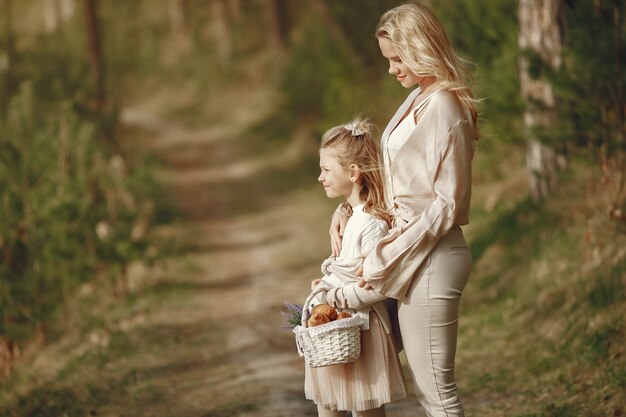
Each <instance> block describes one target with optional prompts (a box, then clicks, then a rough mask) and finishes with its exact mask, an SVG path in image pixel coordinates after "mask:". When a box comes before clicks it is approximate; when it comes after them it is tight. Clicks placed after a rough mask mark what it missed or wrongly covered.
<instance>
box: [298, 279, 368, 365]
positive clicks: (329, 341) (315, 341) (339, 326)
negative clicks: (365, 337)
mask: <svg viewBox="0 0 626 417" xmlns="http://www.w3.org/2000/svg"><path fill="white" fill-rule="evenodd" d="M326 290H327V288H324V287H323V286H320V287H318V288H316V289H315V290H314V291H313V292H312V293H311V295H309V297H308V298H307V299H306V301H305V303H304V306H303V307H302V324H301V325H300V326H296V327H295V328H294V329H293V332H294V333H295V334H296V346H297V347H298V353H299V354H300V356H304V360H305V362H306V364H307V365H308V366H310V367H311V368H317V367H320V366H328V365H336V364H339V363H349V362H353V361H355V360H356V359H357V358H358V357H359V354H360V353H361V324H362V322H363V320H362V319H361V318H360V317H356V316H355V317H349V318H346V319H341V320H335V321H331V322H329V323H326V324H321V325H319V326H315V327H307V320H308V316H307V312H308V308H307V306H308V305H309V303H310V302H311V300H313V297H315V296H316V295H317V294H318V293H320V292H322V291H326Z"/></svg>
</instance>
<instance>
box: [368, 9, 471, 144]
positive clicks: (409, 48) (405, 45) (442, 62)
mask: <svg viewBox="0 0 626 417" xmlns="http://www.w3.org/2000/svg"><path fill="white" fill-rule="evenodd" d="M376 38H377V39H380V38H386V39H389V40H390V41H391V42H392V43H393V45H394V46H395V47H396V50H397V52H398V56H399V57H400V59H401V60H402V62H404V63H405V64H406V65H407V66H408V67H409V69H411V71H413V72H414V73H415V74H416V75H419V76H422V77H428V76H434V77H435V78H436V79H437V82H438V83H439V84H440V85H441V86H442V87H443V88H445V89H447V90H450V91H453V92H454V93H456V95H457V96H458V97H459V100H460V101H461V103H462V104H463V106H464V107H465V108H466V109H468V110H469V112H470V114H471V115H472V120H473V122H474V127H475V128H476V129H475V131H476V138H478V129H477V126H476V125H477V120H478V102H479V101H478V100H476V99H474V98H473V94H472V89H471V88H470V86H469V82H468V79H467V69H466V68H467V67H468V66H469V65H470V62H469V61H466V60H464V59H462V58H461V57H459V56H458V55H457V54H456V53H455V52H454V50H453V49H452V45H451V43H450V39H449V38H448V35H446V32H445V30H444V29H443V26H442V25H441V22H440V21H439V19H438V18H437V16H435V14H434V13H433V11H432V10H430V9H429V8H428V7H426V6H424V5H423V4H419V3H406V4H403V5H401V6H397V7H394V8H393V9H391V10H388V11H387V12H385V13H384V14H383V15H382V16H381V18H380V20H379V22H378V26H377V27H376Z"/></svg>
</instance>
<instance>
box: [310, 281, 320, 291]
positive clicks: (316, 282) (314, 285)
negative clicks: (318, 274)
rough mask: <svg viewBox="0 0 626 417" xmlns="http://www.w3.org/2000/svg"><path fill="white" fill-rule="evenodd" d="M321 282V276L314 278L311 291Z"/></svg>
mask: <svg viewBox="0 0 626 417" xmlns="http://www.w3.org/2000/svg"><path fill="white" fill-rule="evenodd" d="M320 282H322V279H321V278H318V279H314V280H313V281H311V291H313V290H314V289H315V287H317V286H318V285H319V283H320Z"/></svg>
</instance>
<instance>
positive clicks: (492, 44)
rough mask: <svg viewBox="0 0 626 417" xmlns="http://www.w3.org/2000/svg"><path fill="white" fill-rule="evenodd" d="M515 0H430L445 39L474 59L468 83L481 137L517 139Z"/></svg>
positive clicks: (519, 131) (519, 128)
mask: <svg viewBox="0 0 626 417" xmlns="http://www.w3.org/2000/svg"><path fill="white" fill-rule="evenodd" d="M517 3H518V2H517V1H513V0H506V1H501V0H488V1H480V2H476V1H472V0H461V1H458V0H444V1H438V2H433V5H432V6H433V9H434V10H435V11H436V13H437V15H438V16H439V17H440V19H441V21H442V24H443V25H444V27H445V29H446V31H447V33H448V35H449V37H450V41H451V42H452V45H453V46H454V48H455V49H456V50H457V51H458V52H459V54H460V55H461V56H462V57H465V58H466V59H468V60H469V61H470V62H472V63H473V64H475V67H472V66H470V67H469V70H475V71H474V76H473V83H474V86H475V97H476V98H477V99H479V100H483V101H482V104H481V107H480V118H481V125H480V128H481V130H482V134H483V136H484V139H485V140H487V141H489V140H494V141H501V142H505V143H511V142H513V143H519V142H521V141H522V139H523V138H522V118H521V114H522V102H521V99H520V94H519V89H520V85H519V73H518V45H517V42H518V40H517V33H518V29H517V7H518V5H517Z"/></svg>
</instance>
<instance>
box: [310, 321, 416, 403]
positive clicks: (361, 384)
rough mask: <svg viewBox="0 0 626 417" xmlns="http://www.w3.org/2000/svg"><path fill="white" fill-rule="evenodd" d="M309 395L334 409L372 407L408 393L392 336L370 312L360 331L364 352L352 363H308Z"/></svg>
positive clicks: (403, 396) (315, 400) (314, 400)
mask: <svg viewBox="0 0 626 417" xmlns="http://www.w3.org/2000/svg"><path fill="white" fill-rule="evenodd" d="M304 393H305V396H306V398H307V399H309V400H313V402H315V404H318V405H321V406H323V407H325V408H328V409H331V410H346V411H349V410H357V411H362V410H370V409H373V408H378V407H380V406H382V405H383V404H387V403H390V402H392V401H396V400H400V399H402V398H405V397H406V387H405V384H404V377H403V375H402V368H401V366H400V360H399V359H398V355H397V354H396V350H395V346H394V342H393V337H392V336H391V335H389V334H387V332H386V331H385V328H384V326H383V324H382V322H381V321H380V318H379V317H378V315H377V314H376V313H375V312H374V311H373V310H372V311H371V312H370V329H369V330H362V331H361V354H360V356H359V358H358V359H357V360H356V361H354V362H351V363H346V364H339V365H330V366H323V367H319V368H310V367H308V366H306V365H305V372H304Z"/></svg>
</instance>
